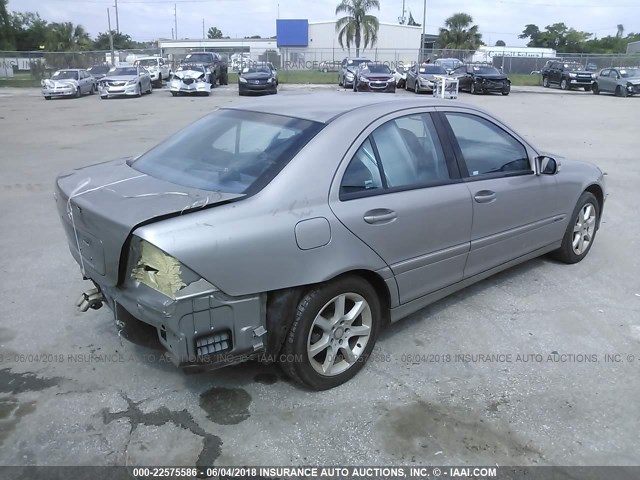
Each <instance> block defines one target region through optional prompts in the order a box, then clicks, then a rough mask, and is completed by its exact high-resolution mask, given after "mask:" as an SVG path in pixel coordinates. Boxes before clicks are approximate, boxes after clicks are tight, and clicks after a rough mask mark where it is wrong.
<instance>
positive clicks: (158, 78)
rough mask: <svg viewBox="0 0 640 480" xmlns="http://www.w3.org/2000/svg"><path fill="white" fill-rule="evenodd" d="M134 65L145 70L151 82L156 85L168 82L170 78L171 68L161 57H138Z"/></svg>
mask: <svg viewBox="0 0 640 480" xmlns="http://www.w3.org/2000/svg"><path fill="white" fill-rule="evenodd" d="M134 65H140V66H141V67H144V68H146V69H147V71H148V72H149V76H150V77H151V82H152V83H155V84H157V85H162V80H169V77H170V76H171V68H170V67H169V64H168V63H167V62H166V61H165V60H164V58H162V57H140V58H137V59H136V61H135V62H134Z"/></svg>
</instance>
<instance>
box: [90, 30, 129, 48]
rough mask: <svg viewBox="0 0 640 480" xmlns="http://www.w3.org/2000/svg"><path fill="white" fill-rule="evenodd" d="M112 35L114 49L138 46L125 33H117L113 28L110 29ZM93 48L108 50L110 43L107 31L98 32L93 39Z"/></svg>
mask: <svg viewBox="0 0 640 480" xmlns="http://www.w3.org/2000/svg"><path fill="white" fill-rule="evenodd" d="M111 34H112V35H113V48H114V49H115V50H127V49H129V48H139V47H140V44H139V43H138V42H134V41H133V40H132V39H131V37H130V36H129V35H127V34H126V33H122V32H120V33H118V32H116V31H115V30H111ZM92 48H93V50H110V49H111V43H110V40H109V32H100V33H98V36H97V37H96V39H95V40H94V41H93V46H92Z"/></svg>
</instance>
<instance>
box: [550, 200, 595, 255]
mask: <svg viewBox="0 0 640 480" xmlns="http://www.w3.org/2000/svg"><path fill="white" fill-rule="evenodd" d="M585 219H586V221H585ZM599 220H600V206H599V205H598V200H597V199H596V197H595V196H594V195H593V194H592V193H590V192H584V193H583V194H582V195H581V196H580V198H579V199H578V203H577V204H576V208H575V209H574V210H573V213H572V214H571V220H570V221H569V225H568V226H567V230H566V231H565V233H564V237H563V238H562V245H561V246H560V248H559V249H558V250H556V251H555V252H553V256H554V257H555V258H556V259H558V260H560V261H561V262H564V263H569V264H572V263H578V262H579V261H581V260H582V259H583V258H584V257H586V256H587V253H589V250H591V246H592V245H593V242H594V240H595V238H596V232H597V229H598V222H599ZM587 236H588V237H589V238H588V244H586V245H585V244H584V241H585V240H586V237H587ZM576 242H577V247H576V246H575V243H576Z"/></svg>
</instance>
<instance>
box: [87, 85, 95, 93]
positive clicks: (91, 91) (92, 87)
mask: <svg viewBox="0 0 640 480" xmlns="http://www.w3.org/2000/svg"><path fill="white" fill-rule="evenodd" d="M94 93H96V86H95V85H91V90H89V95H93V94H94Z"/></svg>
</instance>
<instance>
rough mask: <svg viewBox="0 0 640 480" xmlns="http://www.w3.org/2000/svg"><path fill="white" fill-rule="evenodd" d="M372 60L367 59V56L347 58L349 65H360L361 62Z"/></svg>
mask: <svg viewBox="0 0 640 480" xmlns="http://www.w3.org/2000/svg"><path fill="white" fill-rule="evenodd" d="M370 61H371V60H367V59H366V58H357V59H355V60H354V59H349V60H347V65H349V66H350V67H351V66H357V65H360V64H361V63H367V62H370Z"/></svg>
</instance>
